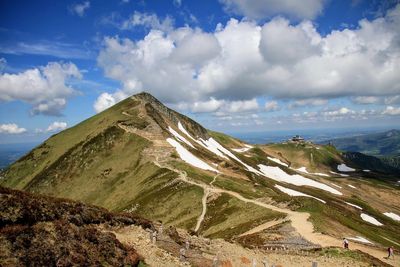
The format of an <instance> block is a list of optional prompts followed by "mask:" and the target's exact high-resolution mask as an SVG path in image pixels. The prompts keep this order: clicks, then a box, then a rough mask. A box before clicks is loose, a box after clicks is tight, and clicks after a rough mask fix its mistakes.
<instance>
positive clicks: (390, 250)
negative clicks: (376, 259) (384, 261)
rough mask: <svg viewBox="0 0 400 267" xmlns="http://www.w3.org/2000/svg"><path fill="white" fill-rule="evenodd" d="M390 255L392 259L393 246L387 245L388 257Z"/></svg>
mask: <svg viewBox="0 0 400 267" xmlns="http://www.w3.org/2000/svg"><path fill="white" fill-rule="evenodd" d="M390 257H392V259H394V248H393V247H388V257H387V258H388V259H390Z"/></svg>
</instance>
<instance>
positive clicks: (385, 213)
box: [383, 212, 400, 222]
mask: <svg viewBox="0 0 400 267" xmlns="http://www.w3.org/2000/svg"><path fill="white" fill-rule="evenodd" d="M383 214H384V215H386V216H388V217H389V218H392V219H393V220H395V221H399V222H400V216H399V215H397V214H396V213H393V212H384V213H383Z"/></svg>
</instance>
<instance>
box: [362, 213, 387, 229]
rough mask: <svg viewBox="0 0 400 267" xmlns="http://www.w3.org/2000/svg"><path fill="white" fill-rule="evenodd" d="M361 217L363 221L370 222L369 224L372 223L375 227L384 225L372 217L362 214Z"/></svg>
mask: <svg viewBox="0 0 400 267" xmlns="http://www.w3.org/2000/svg"><path fill="white" fill-rule="evenodd" d="M360 216H361V219H363V220H364V221H366V222H369V223H371V224H373V225H376V226H382V225H383V224H382V223H381V222H380V221H378V220H377V219H375V218H374V217H372V216H370V215H368V214H365V213H361V215H360Z"/></svg>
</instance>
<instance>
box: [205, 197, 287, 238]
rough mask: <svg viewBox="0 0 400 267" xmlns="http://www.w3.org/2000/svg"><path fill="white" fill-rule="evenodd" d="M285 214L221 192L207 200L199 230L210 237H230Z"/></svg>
mask: <svg viewBox="0 0 400 267" xmlns="http://www.w3.org/2000/svg"><path fill="white" fill-rule="evenodd" d="M285 216H286V215H285V214H282V213H279V212H275V211H272V210H268V209H266V208H263V207H259V206H257V205H255V204H252V203H245V202H243V201H240V200H238V199H236V198H234V197H231V196H230V195H228V194H225V193H222V194H221V195H219V196H218V197H217V198H214V199H213V200H212V201H210V202H209V204H208V208H207V213H206V216H205V218H204V221H203V224H202V226H201V227H200V232H201V233H202V234H203V235H205V236H208V237H211V238H225V239H230V238H233V237H234V236H236V235H238V234H241V233H244V232H246V231H248V230H250V229H252V228H254V227H256V226H258V225H260V224H262V223H264V222H267V221H271V220H275V219H278V218H283V217H285Z"/></svg>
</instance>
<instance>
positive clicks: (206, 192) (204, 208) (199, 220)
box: [194, 187, 210, 232]
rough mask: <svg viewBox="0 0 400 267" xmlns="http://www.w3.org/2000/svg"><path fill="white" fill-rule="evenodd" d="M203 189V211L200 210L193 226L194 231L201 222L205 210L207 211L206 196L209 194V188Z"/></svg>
mask: <svg viewBox="0 0 400 267" xmlns="http://www.w3.org/2000/svg"><path fill="white" fill-rule="evenodd" d="M203 190H204V195H203V198H202V200H201V203H202V204H203V211H202V212H201V214H200V216H199V218H198V219H197V224H196V228H194V231H195V232H197V231H199V229H200V226H201V223H202V222H203V220H204V216H205V215H206V212H207V198H208V195H209V194H210V190H209V189H208V188H206V187H203Z"/></svg>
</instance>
